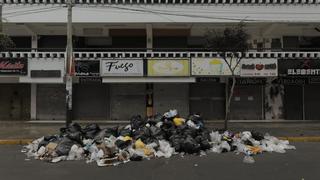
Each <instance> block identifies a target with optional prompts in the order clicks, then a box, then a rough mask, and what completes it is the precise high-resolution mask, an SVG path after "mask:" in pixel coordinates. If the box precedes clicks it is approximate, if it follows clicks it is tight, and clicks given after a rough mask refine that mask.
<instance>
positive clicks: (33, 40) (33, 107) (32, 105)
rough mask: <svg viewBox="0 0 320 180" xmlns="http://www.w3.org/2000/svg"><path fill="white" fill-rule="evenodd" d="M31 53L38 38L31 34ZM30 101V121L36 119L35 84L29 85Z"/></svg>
mask: <svg viewBox="0 0 320 180" xmlns="http://www.w3.org/2000/svg"><path fill="white" fill-rule="evenodd" d="M31 48H32V51H36V50H35V49H36V48H38V36H37V35H35V34H33V35H32V37H31ZM30 97H31V99H30V119H31V120H36V119H37V84H35V83H31V96H30Z"/></svg>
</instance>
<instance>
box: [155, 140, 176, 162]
mask: <svg viewBox="0 0 320 180" xmlns="http://www.w3.org/2000/svg"><path fill="white" fill-rule="evenodd" d="M174 151H175V150H174V148H173V147H171V146H170V143H169V142H168V141H165V140H160V141H159V151H157V152H156V153H155V155H156V157H165V158H170V157H171V156H172V154H173V153H174Z"/></svg>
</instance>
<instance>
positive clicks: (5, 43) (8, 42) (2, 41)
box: [0, 34, 15, 52]
mask: <svg viewBox="0 0 320 180" xmlns="http://www.w3.org/2000/svg"><path fill="white" fill-rule="evenodd" d="M14 47H15V43H14V42H13V41H12V39H11V38H10V37H9V36H7V35H5V34H0V52H2V51H8V50H9V49H11V48H14Z"/></svg>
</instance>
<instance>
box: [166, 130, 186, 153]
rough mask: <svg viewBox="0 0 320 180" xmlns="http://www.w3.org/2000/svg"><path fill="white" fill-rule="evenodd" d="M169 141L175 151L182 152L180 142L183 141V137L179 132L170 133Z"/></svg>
mask: <svg viewBox="0 0 320 180" xmlns="http://www.w3.org/2000/svg"><path fill="white" fill-rule="evenodd" d="M169 140H170V143H171V145H172V147H173V148H174V149H175V151H176V152H182V151H183V149H182V144H183V142H184V137H183V136H181V135H179V134H175V135H172V136H171V137H170V138H169Z"/></svg>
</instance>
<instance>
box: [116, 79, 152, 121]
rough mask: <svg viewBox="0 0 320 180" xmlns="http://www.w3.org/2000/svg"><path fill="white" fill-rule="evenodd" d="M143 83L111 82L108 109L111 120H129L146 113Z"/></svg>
mask: <svg viewBox="0 0 320 180" xmlns="http://www.w3.org/2000/svg"><path fill="white" fill-rule="evenodd" d="M145 99H146V86H145V84H111V85H110V109H111V119H112V120H129V119H130V118H131V117H132V116H134V115H141V116H142V117H144V116H145V115H146V100H145Z"/></svg>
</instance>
